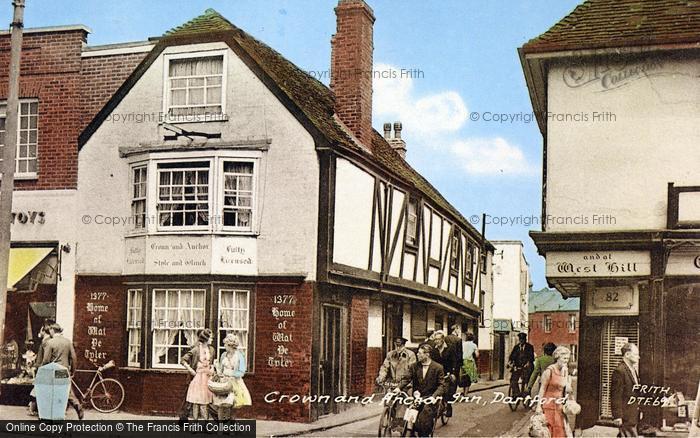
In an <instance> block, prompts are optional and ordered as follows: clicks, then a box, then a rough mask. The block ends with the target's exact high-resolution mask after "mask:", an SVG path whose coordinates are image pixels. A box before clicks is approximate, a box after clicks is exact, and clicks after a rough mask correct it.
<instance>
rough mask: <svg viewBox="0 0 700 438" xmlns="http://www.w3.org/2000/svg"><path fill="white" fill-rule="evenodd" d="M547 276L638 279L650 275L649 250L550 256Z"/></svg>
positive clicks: (576, 252) (560, 253)
mask: <svg viewBox="0 0 700 438" xmlns="http://www.w3.org/2000/svg"><path fill="white" fill-rule="evenodd" d="M546 270H547V277H569V278H570V277H638V276H645V275H650V273H651V256H650V254H649V252H648V251H575V252H558V251H552V252H548V253H547V265H546Z"/></svg>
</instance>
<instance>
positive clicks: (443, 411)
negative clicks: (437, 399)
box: [440, 402, 450, 426]
mask: <svg viewBox="0 0 700 438" xmlns="http://www.w3.org/2000/svg"><path fill="white" fill-rule="evenodd" d="M448 421H450V417H448V416H447V404H446V403H445V402H441V403H440V422H442V425H443V426H444V425H446V424H447V422H448Z"/></svg>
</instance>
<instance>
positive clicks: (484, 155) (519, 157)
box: [450, 137, 536, 175]
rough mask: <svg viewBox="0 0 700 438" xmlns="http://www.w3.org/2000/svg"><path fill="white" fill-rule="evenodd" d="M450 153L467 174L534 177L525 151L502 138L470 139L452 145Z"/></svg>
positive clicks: (533, 170) (533, 169)
mask: <svg viewBox="0 0 700 438" xmlns="http://www.w3.org/2000/svg"><path fill="white" fill-rule="evenodd" d="M450 151H451V152H452V154H453V155H454V156H455V157H456V158H457V160H458V163H459V165H460V166H461V167H463V168H464V169H465V170H466V171H467V172H469V173H471V174H476V175H486V174H509V175H526V174H527V175H532V174H535V173H536V169H535V168H534V167H533V166H531V165H530V164H529V163H528V162H527V159H526V158H525V155H524V154H523V151H522V150H521V149H520V148H519V147H518V146H516V145H513V144H510V143H509V142H508V141H507V140H505V139H504V138H501V137H494V138H469V139H464V140H458V141H456V142H454V143H452V145H451V147H450Z"/></svg>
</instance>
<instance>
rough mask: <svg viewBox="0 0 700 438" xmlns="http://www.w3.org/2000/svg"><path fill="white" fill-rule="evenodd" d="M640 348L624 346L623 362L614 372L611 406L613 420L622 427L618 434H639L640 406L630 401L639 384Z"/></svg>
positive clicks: (630, 345) (632, 345)
mask: <svg viewBox="0 0 700 438" xmlns="http://www.w3.org/2000/svg"><path fill="white" fill-rule="evenodd" d="M638 366H639V349H638V348H637V346H636V345H634V344H631V343H627V344H625V345H624V346H623V347H622V362H620V364H619V365H618V366H617V368H615V371H613V374H612V387H611V389H610V408H611V410H612V416H613V422H614V423H615V425H616V426H617V427H619V428H620V431H619V432H618V434H617V436H619V437H623V436H625V437H626V436H638V435H637V423H638V422H639V406H638V405H637V404H634V403H632V404H630V403H628V401H629V399H630V397H632V396H633V395H635V390H634V388H635V386H634V385H638V384H639V372H638V371H637V367H638Z"/></svg>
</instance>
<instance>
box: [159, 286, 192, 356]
mask: <svg viewBox="0 0 700 438" xmlns="http://www.w3.org/2000/svg"><path fill="white" fill-rule="evenodd" d="M205 309H206V290H205V289H157V288H156V289H153V312H152V327H151V328H152V332H153V342H152V346H153V347H152V362H151V363H152V366H153V367H156V368H180V367H181V365H180V359H182V356H183V355H184V354H185V353H186V352H187V350H188V349H189V348H190V347H191V346H192V345H194V344H195V342H196V341H197V331H198V330H200V329H203V328H205V325H206V319H205V318H206V311H205Z"/></svg>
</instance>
